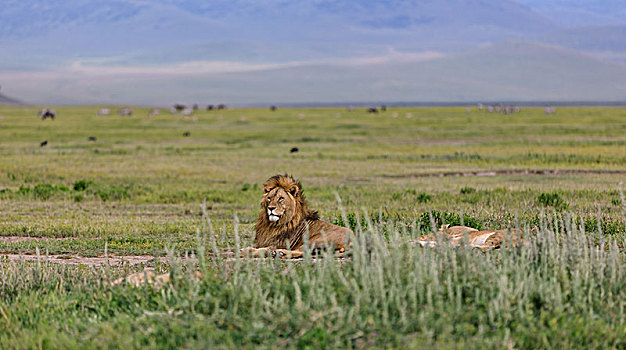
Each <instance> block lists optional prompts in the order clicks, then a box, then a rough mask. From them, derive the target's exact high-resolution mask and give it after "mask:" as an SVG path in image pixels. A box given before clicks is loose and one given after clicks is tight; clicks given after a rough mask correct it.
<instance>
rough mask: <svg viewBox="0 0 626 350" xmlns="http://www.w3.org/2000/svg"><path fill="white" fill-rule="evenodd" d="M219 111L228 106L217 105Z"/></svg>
mask: <svg viewBox="0 0 626 350" xmlns="http://www.w3.org/2000/svg"><path fill="white" fill-rule="evenodd" d="M217 109H218V110H222V109H226V105H224V104H219V105H217Z"/></svg>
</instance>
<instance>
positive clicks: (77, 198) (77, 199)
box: [74, 193, 85, 203]
mask: <svg viewBox="0 0 626 350" xmlns="http://www.w3.org/2000/svg"><path fill="white" fill-rule="evenodd" d="M84 200H85V196H83V194H82V193H79V194H77V195H75V196H74V202H76V203H80V202H82V201H84Z"/></svg>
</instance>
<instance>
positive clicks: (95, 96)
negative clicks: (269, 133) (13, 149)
mask: <svg viewBox="0 0 626 350" xmlns="http://www.w3.org/2000/svg"><path fill="white" fill-rule="evenodd" d="M623 1H624V0H607V1H602V2H600V1H585V0H558V1H548V0H515V1H514V0H475V1H467V0H437V1H433V0H429V1H425V0H262V1H261V0H212V1H205V0H152V1H144V0H111V1H93V0H72V1H69V0H63V1H54V2H51V1H47V0H20V1H8V2H7V3H3V5H2V11H0V46H1V47H2V50H0V75H3V73H4V72H8V73H10V74H7V75H6V76H3V79H4V80H5V81H6V83H5V84H7V83H9V82H10V83H11V91H17V92H16V94H18V95H20V96H24V98H26V99H28V100H29V101H36V102H38V103H100V102H107V103H145V104H153V103H160V102H162V101H164V100H167V101H168V103H170V102H169V101H172V102H174V101H190V102H195V101H203V100H207V99H211V100H213V101H220V102H233V103H246V102H264V101H276V102H301V101H303V100H306V101H340V100H341V101H346V100H363V101H368V100H386V101H413V100H430V101H453V100H463V101H465V100H474V99H488V98H493V99H533V100H537V99H539V100H549V99H557V100H575V99H582V100H619V99H621V98H622V97H621V96H626V93H625V91H624V84H623V83H622V82H623V81H625V80H626V79H624V77H625V76H624V66H623V64H620V63H619V62H626V8H625V7H624V6H623ZM577 11H578V12H577ZM578 15H580V18H582V19H585V20H584V21H581V20H580V18H579V19H577V16H578ZM622 15H623V16H622ZM620 18H624V19H623V20H621V19H620ZM581 24H584V25H585V26H580V25H581ZM546 44H547V45H546ZM559 47H561V48H559ZM424 54H426V55H431V56H432V57H433V59H431V60H429V61H420V62H417V61H414V62H412V63H406V61H407V60H406V59H404V58H402V59H396V60H386V59H385V58H386V57H396V58H397V57H409V59H410V57H416V56H419V55H424ZM589 55H593V56H594V57H595V58H594V57H591V56H589ZM442 57H443V58H442ZM359 60H361V61H359ZM368 62H369V63H368ZM375 62H378V63H377V64H374V63H375ZM403 62H404V63H403ZM608 62H615V63H608ZM248 65H250V66H257V67H258V66H262V65H266V66H271V67H276V69H273V70H268V69H267V68H263V69H256V68H254V69H252V70H254V71H250V70H246V71H245V72H241V73H222V74H209V73H202V72H201V71H199V72H195V71H193V69H194V67H201V66H214V67H229V66H248ZM181 66H183V67H184V68H185V69H186V70H187V74H182V75H181V74H180V67H181ZM108 68H113V69H111V70H108ZM111 71H113V72H118V73H111V74H109V73H108V72H111ZM137 71H140V73H137ZM32 72H37V73H42V74H29V73H32ZM119 72H122V73H119ZM22 73H24V74H22ZM115 74H118V75H115ZM133 74H136V75H133ZM114 75H115V76H114ZM7 76H10V77H8V78H7ZM620 79H621V80H620ZM605 82H606V83H605ZM3 83H4V82H3ZM7 86H8V85H7ZM165 87H167V88H165ZM620 94H621V95H620Z"/></svg>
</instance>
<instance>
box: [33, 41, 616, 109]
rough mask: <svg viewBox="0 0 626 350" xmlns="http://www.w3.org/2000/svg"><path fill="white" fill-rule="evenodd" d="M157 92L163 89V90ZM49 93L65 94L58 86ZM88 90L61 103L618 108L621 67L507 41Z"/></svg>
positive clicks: (150, 79)
mask: <svg viewBox="0 0 626 350" xmlns="http://www.w3.org/2000/svg"><path fill="white" fill-rule="evenodd" d="M62 85H63V86H70V84H62ZM163 86H167V87H168V89H167V90H166V91H164V90H163V88H162V87H163ZM41 88H42V89H48V87H46V86H43V87H41ZM107 91H115V93H114V94H110V93H107ZM57 92H58V93H59V94H60V95H64V96H73V95H72V94H71V93H70V91H69V90H67V91H64V90H63V88H58V89H57ZM90 92H91V93H92V94H93V95H91V96H87V95H82V96H81V97H80V98H81V100H64V101H61V102H63V103H77V102H81V101H82V102H84V103H98V102H101V101H102V102H109V103H111V102H117V103H142V104H155V103H164V101H168V103H173V102H175V101H183V102H185V103H194V102H197V103H203V102H205V103H227V104H234V105H237V104H250V103H252V104H270V103H273V104H276V103H278V104H280V103H312V102H327V103H333V102H335V103H341V102H349V101H355V102H356V101H361V102H368V101H371V102H372V103H375V102H378V101H379V102H388V103H390V102H452V101H454V102H462V101H468V102H472V101H561V102H576V101H607V102H609V101H613V102H625V99H626V98H625V96H626V65H625V64H619V63H607V62H603V61H601V60H598V59H596V58H594V57H592V56H588V55H584V54H580V53H578V52H576V51H573V50H566V49H562V48H558V47H553V46H548V45H539V44H532V43H525V42H507V43H502V44H496V45H491V46H488V47H485V48H482V49H479V50H475V51H472V52H468V53H461V54H456V55H451V56H448V57H444V58H433V59H431V60H427V61H415V62H400V63H398V62H382V63H363V64H332V63H328V64H310V65H298V66H293V67H285V68H277V69H270V70H261V71H254V72H239V73H220V74H204V75H202V74H195V75H193V76H188V75H186V76H184V77H176V76H171V75H165V76H146V77H143V78H142V77H132V78H128V79H126V80H120V78H119V77H117V78H116V79H114V82H102V83H100V84H98V86H92V87H91V88H90ZM73 98H76V97H75V96H73ZM103 98H109V99H110V100H103ZM155 101H160V102H155Z"/></svg>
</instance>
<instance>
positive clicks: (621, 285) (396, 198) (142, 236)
mask: <svg viewBox="0 0 626 350" xmlns="http://www.w3.org/2000/svg"><path fill="white" fill-rule="evenodd" d="M98 108H99V107H97V106H83V107H57V108H56V112H57V118H56V120H53V121H50V120H45V121H42V120H41V119H39V118H38V117H37V108H34V107H32V108H31V107H13V106H0V253H3V254H35V253H36V251H37V249H38V250H39V251H40V253H41V254H45V253H49V254H59V255H67V256H68V257H74V258H76V257H95V256H104V254H105V249H106V252H107V254H112V255H131V254H139V255H154V256H163V255H165V254H166V252H169V254H170V256H171V257H173V258H174V257H181V256H183V255H184V254H185V253H189V252H193V253H196V254H200V255H205V254H208V253H210V252H211V251H213V250H222V249H226V250H227V249H233V248H235V246H236V245H237V244H236V242H235V241H236V240H235V234H234V232H235V231H237V233H238V238H239V239H240V242H239V244H240V245H249V244H251V242H252V238H253V235H254V232H253V225H254V221H255V219H256V215H257V213H258V210H259V204H258V203H259V199H260V196H261V189H260V186H261V185H262V183H263V182H264V181H265V180H266V179H267V178H268V177H270V176H272V175H275V174H278V173H290V174H293V175H294V176H295V177H297V178H299V179H300V180H301V181H302V183H303V185H304V190H305V193H306V195H307V198H308V200H309V202H310V203H311V206H312V207H313V208H315V209H318V210H319V211H320V214H321V215H322V217H323V218H325V219H327V220H329V221H332V222H335V223H339V224H344V223H345V221H346V220H347V221H349V223H350V224H351V225H353V226H354V227H355V228H356V225H357V224H358V225H359V226H360V227H361V228H360V229H358V230H357V231H359V232H360V233H361V234H362V235H363V236H364V237H370V239H368V240H367V242H368V243H363V244H362V245H359V246H358V247H357V248H356V249H355V256H354V258H353V259H352V260H350V261H346V262H335V261H333V260H332V259H326V260H324V261H323V262H321V263H320V262H317V263H311V262H307V261H303V262H277V261H258V262H245V261H223V260H222V259H220V258H208V259H206V260H205V259H200V266H199V268H200V269H201V271H202V277H201V278H199V279H195V278H190V277H185V276H187V275H189V274H188V271H191V270H193V269H195V268H197V267H198V266H195V265H194V266H191V265H189V266H188V265H187V263H180V264H176V263H174V264H173V267H172V266H170V264H165V265H163V266H162V265H160V264H158V263H157V264H156V266H155V267H156V268H157V269H161V270H164V271H169V270H170V268H171V270H172V271H173V273H174V274H175V275H178V276H181V278H178V279H175V282H174V283H172V284H170V285H168V286H167V287H166V288H163V289H158V288H152V287H146V288H132V287H126V286H111V285H110V283H109V282H110V281H111V280H112V279H114V278H116V277H118V276H121V275H125V274H127V273H129V272H130V271H135V270H138V269H141V267H137V266H135V267H129V266H124V267H88V266H83V265H79V266H69V265H55V264H50V263H42V264H39V263H29V262H19V261H18V262H15V261H9V260H8V259H7V260H6V261H4V262H1V263H0V281H1V282H0V326H1V327H0V329H2V330H0V344H3V348H32V347H44V348H72V347H74V348H81V347H86V348H106V347H121V346H129V347H141V346H146V347H160V348H171V347H185V346H186V347H205V346H212V347H226V348H229V347H239V346H243V347H257V346H261V347H270V346H272V347H274V346H285V347H297V348H303V347H307V346H308V347H311V348H320V347H322V348H323V347H326V348H336V347H359V348H361V347H383V346H384V347H407V346H408V347H411V348H421V347H429V346H433V345H436V346H439V347H442V348H456V347H475V348H485V347H486V348H503V347H514V348H518V347H519V348H538V347H539V348H544V347H548V348H551V347H552V348H573V347H578V346H579V345H581V344H583V345H584V346H585V347H588V348H623V347H624V346H625V345H626V340H625V339H626V328H625V327H626V324H625V321H624V308H625V305H626V301H625V299H624V295H623V292H622V291H623V290H625V289H626V282H625V278H624V277H625V276H624V275H625V271H626V270H625V269H626V267H625V255H624V250H623V247H624V240H625V239H626V228H625V227H626V215H625V213H626V205H625V204H624V199H623V194H621V192H620V187H619V186H620V185H619V184H620V182H625V181H624V180H626V109H623V108H559V109H558V111H557V114H556V115H544V114H543V110H542V109H539V108H536V109H533V108H523V109H522V111H521V112H520V113H517V114H512V115H501V114H497V113H487V112H484V111H479V110H477V109H476V108H472V109H471V111H470V113H469V114H468V113H467V112H466V109H465V108H464V107H463V108H391V109H389V110H388V111H386V112H383V113H380V114H378V115H372V114H367V113H366V112H365V109H363V108H361V109H356V110H354V111H348V110H346V109H323V108H315V109H307V108H298V109H296V108H292V109H278V110H277V111H275V112H272V111H269V110H265V109H229V110H220V111H198V112H197V113H195V114H194V115H193V116H192V117H182V116H172V115H170V113H169V111H166V110H162V115H157V116H154V117H150V116H149V109H147V108H144V109H142V108H136V109H135V110H134V114H133V116H131V117H121V116H117V115H111V116H96V111H97V110H98ZM114 108H115V107H113V109H114ZM185 132H189V134H190V135H189V136H183V134H184V133H185ZM92 136H93V137H95V138H96V140H95V141H89V140H88V138H89V137H92ZM44 140H46V141H48V144H47V145H46V146H44V147H41V146H40V143H41V142H42V141H44ZM292 147H298V149H299V151H298V152H297V153H291V152H290V149H291V148H292ZM485 173H491V174H485ZM475 175H480V176H475ZM483 175H493V176H483ZM337 195H338V196H339V197H340V198H341V201H342V203H341V204H342V205H341V206H340V205H339V203H338V201H337V199H336V198H337ZM203 202H204V203H205V205H206V212H207V214H208V218H210V220H211V224H212V229H213V231H210V229H209V227H208V226H209V225H208V224H207V220H206V218H205V217H203V216H202V215H201V214H202V207H201V206H202V205H203ZM342 209H343V211H345V213H346V215H345V216H346V217H347V219H344V218H342V214H341V211H342ZM431 216H432V217H433V218H434V219H435V220H436V221H437V222H436V223H435V225H439V224H443V223H449V224H457V223H461V222H463V223H464V224H466V225H468V226H472V227H476V228H479V229H480V228H482V229H496V228H507V227H522V228H531V227H535V226H536V227H538V230H537V231H538V236H540V238H541V239H538V240H537V242H535V243H533V244H534V245H533V246H531V247H526V249H515V250H506V251H504V250H503V251H499V252H492V253H488V254H482V253H480V254H476V253H474V252H471V251H469V250H467V251H466V250H464V249H461V250H450V249H448V248H445V247H442V248H437V249H433V250H428V249H427V250H422V249H419V248H415V247H412V246H410V244H409V243H408V242H409V241H410V239H412V238H414V237H416V236H418V235H419V234H421V233H423V231H427V230H429V229H430V228H431V227H432V222H431V220H430V217H431ZM198 233H200V235H199V236H200V237H201V239H200V240H198ZM26 237H28V238H26ZM371 237H378V238H376V239H371ZM16 238H19V239H16ZM35 238H36V239H35ZM209 241H214V246H215V247H214V248H211V244H209V243H208V242H209ZM597 244H600V245H601V246H603V247H605V248H606V249H605V250H598V249H596V248H595V245H597ZM105 247H106V248H105ZM205 263H206V264H205ZM150 265H154V263H151V264H150ZM5 344H8V345H6V346H5Z"/></svg>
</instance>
